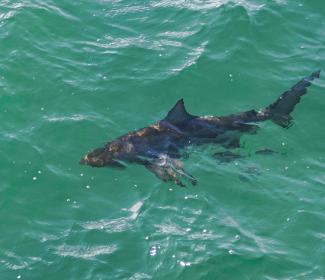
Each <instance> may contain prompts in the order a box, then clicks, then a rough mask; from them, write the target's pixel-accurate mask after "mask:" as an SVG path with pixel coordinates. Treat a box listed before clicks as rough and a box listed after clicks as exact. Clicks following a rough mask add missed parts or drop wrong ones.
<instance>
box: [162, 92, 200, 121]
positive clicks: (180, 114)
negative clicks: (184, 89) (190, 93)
mask: <svg viewBox="0 0 325 280" xmlns="http://www.w3.org/2000/svg"><path fill="white" fill-rule="evenodd" d="M194 118H196V116H193V115H191V114H189V113H188V112H187V111H186V109H185V105H184V100H183V98H182V99H180V100H178V101H177V103H176V104H175V106H174V107H173V108H172V109H171V110H170V111H169V112H168V114H167V116H166V117H165V118H164V119H163V121H167V122H169V123H171V124H173V125H184V124H186V123H187V122H189V121H190V120H192V119H194Z"/></svg>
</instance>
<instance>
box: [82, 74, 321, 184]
mask: <svg viewBox="0 0 325 280" xmlns="http://www.w3.org/2000/svg"><path fill="white" fill-rule="evenodd" d="M319 75H320V70H319V71H316V72H314V73H312V74H311V75H310V76H307V77H305V78H303V79H302V80H300V81H299V82H298V83H297V84H295V85H294V86H293V87H292V88H291V89H290V90H288V91H286V92H284V93H283V94H282V95H281V96H280V97H279V98H278V99H277V100H276V101H275V102H274V103H272V104H270V105H269V106H267V107H264V108H262V109H260V110H259V111H255V110H250V111H246V112H241V113H237V114H232V115H228V116H220V117H218V116H195V115H192V114H189V113H188V112H187V111H186V109H185V106H184V101H183V99H180V100H179V101H178V102H177V103H176V105H175V106H174V107H173V108H172V109H171V110H170V111H169V112H168V114H167V116H166V117H165V118H164V119H163V120H160V121H158V122H156V123H155V124H153V125H150V126H148V127H145V128H142V129H139V130H137V131H132V132H129V133H127V134H125V135H122V136H121V137H119V138H117V139H115V140H113V141H111V142H108V143H107V144H106V145H105V146H104V147H102V148H98V149H95V150H93V151H91V152H89V153H87V154H86V155H85V156H84V157H83V158H82V159H81V161H80V163H81V164H86V165H90V166H93V167H103V166H109V167H117V168H125V165H124V164H123V162H129V163H137V164H141V165H143V166H145V167H146V168H147V169H148V170H150V171H151V172H153V173H154V174H155V175H156V176H157V177H158V178H159V179H161V180H163V181H171V182H174V183H175V184H177V185H179V186H185V184H184V183H183V179H187V180H189V181H190V182H191V183H192V184H193V185H195V184H196V182H197V181H196V179H195V178H194V177H193V176H192V175H190V174H188V173H187V172H185V170H184V169H183V167H182V163H181V161H180V158H181V156H182V154H181V150H182V149H184V148H185V147H187V146H189V145H201V144H205V143H216V144H220V145H223V146H224V147H228V148H235V147H239V145H240V141H239V139H240V136H241V134H242V133H252V132H256V130H257V128H258V123H259V122H261V121H266V120H271V121H273V122H274V123H276V124H278V125H280V126H281V127H283V128H289V127H290V126H291V125H292V120H293V118H292V117H291V115H290V113H291V112H292V111H293V110H294V107H295V105H296V104H297V103H298V102H299V101H300V98H301V96H302V95H304V94H306V92H307V87H309V86H310V85H311V81H313V80H314V79H315V78H319Z"/></svg>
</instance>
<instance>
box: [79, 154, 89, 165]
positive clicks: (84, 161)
mask: <svg viewBox="0 0 325 280" xmlns="http://www.w3.org/2000/svg"><path fill="white" fill-rule="evenodd" d="M79 163H80V164H87V163H88V155H85V156H84V157H83V158H81V160H80V161H79Z"/></svg>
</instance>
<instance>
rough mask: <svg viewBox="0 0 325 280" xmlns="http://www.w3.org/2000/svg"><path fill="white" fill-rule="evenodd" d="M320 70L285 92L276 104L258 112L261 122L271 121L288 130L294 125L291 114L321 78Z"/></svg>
mask: <svg viewBox="0 0 325 280" xmlns="http://www.w3.org/2000/svg"><path fill="white" fill-rule="evenodd" d="M319 76H320V70H318V71H316V72H314V73H312V74H311V75H310V76H307V77H305V78H303V79H302V80H300V81H299V82H298V83H297V84H295V85H294V86H293V87H292V88H291V89H290V90H288V91H286V92H284V93H283V94H282V95H281V96H280V97H279V98H278V99H277V100H276V101H275V102H274V103H272V104H270V105H269V106H267V107H265V108H263V109H262V110H260V111H259V112H258V119H259V120H267V119H271V120H272V121H273V122H274V123H276V124H278V125H280V126H281V127H284V128H288V127H290V126H291V124H292V117H291V116H290V113H291V112H292V111H293V110H294V108H295V106H296V104H298V103H299V102H300V98H301V96H303V95H304V94H306V93H307V88H308V87H309V86H310V85H311V82H312V81H313V80H314V79H316V78H319Z"/></svg>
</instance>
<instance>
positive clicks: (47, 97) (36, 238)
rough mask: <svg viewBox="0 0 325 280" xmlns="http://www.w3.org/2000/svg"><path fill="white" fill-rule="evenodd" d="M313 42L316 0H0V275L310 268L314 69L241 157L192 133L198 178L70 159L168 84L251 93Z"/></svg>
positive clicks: (235, 100)
mask: <svg viewBox="0 0 325 280" xmlns="http://www.w3.org/2000/svg"><path fill="white" fill-rule="evenodd" d="M324 57H325V2H324V1H322V0H318V1H317V0H313V1H310V0H309V1H308V0H304V1H302V0H301V1H300V0H299V1H294V0H274V1H257V0H256V1H250V0H246V1H244V0H242V1H239V0H238V1H227V0H220V1H218V0H214V1H212V0H211V1H181V0H174V1H170V0H166V1H155V0H153V1H140V2H139V1H138V2H137V1H118V0H116V1H88V2H86V1H55V2H54V1H43V0H38V1H19V2H16V1H2V2H1V4H0V118H1V126H0V129H1V131H0V132H1V138H0V147H1V150H0V151H1V161H0V164H1V169H0V170H1V178H2V179H1V183H0V218H1V223H0V232H1V238H0V275H1V279H98V280H99V279H132V280H135V279H222V280H223V279H227V280H228V279H230V280H232V279H240V280H242V279H277V280H278V279H325V254H324V251H325V198H324V194H325V172H324V168H325V155H324V149H325V144H324V136H325V132H324V121H323V120H324V119H325V110H324V108H325V99H324V98H325V96H324V90H325V82H324V81H325V80H324V78H323V77H321V78H320V79H319V80H317V81H316V82H315V83H314V85H313V86H312V87H311V88H310V90H309V93H308V94H307V95H306V96H304V98H303V100H302V102H301V103H300V104H299V105H298V106H297V108H296V110H295V111H294V113H293V116H294V118H295V124H294V126H292V127H291V128H290V129H288V130H286V129H282V128H280V127H278V126H276V125H275V124H273V123H271V122H265V123H262V124H261V129H260V130H259V131H258V134H255V135H245V136H243V137H242V140H241V144H242V147H241V148H240V149H239V150H238V152H240V153H241V154H242V155H244V156H245V159H243V160H240V161H236V162H232V163H229V164H218V162H217V161H216V160H215V159H214V158H213V157H211V155H212V154H213V153H214V152H215V151H217V150H220V147H217V146H213V145H212V146H202V147H199V148H192V149H191V150H190V157H188V158H185V159H184V164H185V168H186V170H188V171H189V172H190V173H191V174H193V175H194V176H195V177H196V178H197V179H198V185H197V186H196V187H192V186H188V187H187V188H186V189H183V188H179V187H177V186H174V185H172V184H168V183H163V182H161V181H159V180H158V179H157V178H156V177H155V176H154V175H153V174H151V173H149V172H148V171H147V170H146V169H145V168H143V167H142V166H136V165H130V166H128V168H127V170H126V171H118V170H111V169H107V168H99V169H93V168H90V167H87V166H82V165H79V159H80V158H81V156H82V155H84V154H85V153H86V152H87V151H88V150H89V149H91V148H96V147H100V146H102V145H103V144H104V143H105V142H106V141H108V140H111V139H114V138H115V137H118V136H120V135H121V134H124V133H126V132H128V131H130V130H133V129H138V128H141V127H144V126H147V125H149V124H151V123H153V122H155V121H156V120H159V119H161V118H163V117H164V116H165V114H166V112H167V111H168V110H169V109H170V108H171V107H172V106H173V105H174V103H175V102H176V101H177V100H178V99H179V98H181V97H183V98H184V100H185V103H186V106H187V108H188V110H189V111H190V112H191V113H193V114H202V115H204V114H214V115H223V114H230V113H234V112H239V111H242V110H248V109H252V108H256V109H258V108H260V107H262V106H265V105H267V104H269V103H270V102H272V101H274V100H275V99H276V98H277V97H278V96H279V95H280V94H281V93H282V92H283V91H284V90H286V89H288V88H289V87H291V86H292V85H293V84H294V83H295V82H297V81H298V80H299V79H300V78H302V77H304V76H306V75H308V74H310V73H311V72H312V71H314V70H317V69H323V70H324V62H325V59H324ZM262 147H269V148H272V149H273V150H275V151H277V152H278V153H277V154H274V155H270V156H262V155H256V154H255V151H256V150H258V149H259V148H262Z"/></svg>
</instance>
